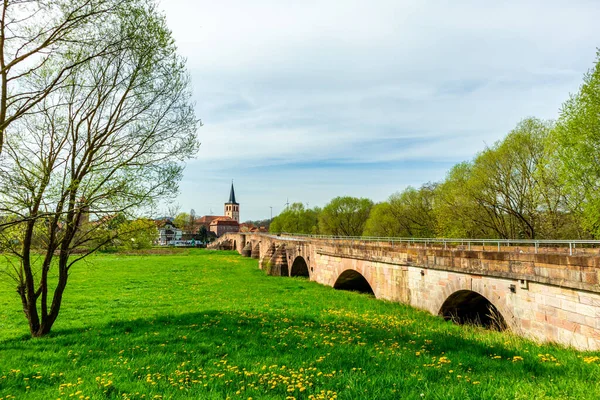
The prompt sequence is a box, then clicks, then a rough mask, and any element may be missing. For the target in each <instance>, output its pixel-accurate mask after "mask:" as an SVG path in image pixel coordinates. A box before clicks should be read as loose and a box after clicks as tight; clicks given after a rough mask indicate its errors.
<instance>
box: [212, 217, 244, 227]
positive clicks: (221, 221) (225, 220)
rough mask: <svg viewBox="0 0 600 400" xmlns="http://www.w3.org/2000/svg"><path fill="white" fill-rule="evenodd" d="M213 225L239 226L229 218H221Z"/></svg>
mask: <svg viewBox="0 0 600 400" xmlns="http://www.w3.org/2000/svg"><path fill="white" fill-rule="evenodd" d="M210 224H211V225H235V226H239V224H238V222H237V221H235V220H233V219H231V218H229V217H219V218H217V219H215V220H214V221H212V222H211V223H210Z"/></svg>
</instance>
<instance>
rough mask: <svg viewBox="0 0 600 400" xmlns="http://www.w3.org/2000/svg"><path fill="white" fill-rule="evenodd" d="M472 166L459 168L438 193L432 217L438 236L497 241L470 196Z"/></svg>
mask: <svg viewBox="0 0 600 400" xmlns="http://www.w3.org/2000/svg"><path fill="white" fill-rule="evenodd" d="M472 168H473V164H472V163H471V162H466V161H465V162H462V163H459V164H456V165H455V166H454V167H452V168H451V169H450V171H449V172H448V174H447V175H446V179H445V180H444V181H443V182H441V183H440V184H439V185H438V186H437V188H436V191H435V201H434V205H433V213H434V215H435V220H436V232H437V236H440V237H447V238H479V237H494V236H493V233H492V232H491V230H490V229H489V227H487V226H486V225H484V224H483V223H482V221H485V220H486V217H487V216H486V213H485V210H484V209H483V208H482V207H480V206H479V205H478V204H477V202H476V201H475V199H474V198H473V196H472V195H471V194H470V193H469V182H470V180H471V171H472Z"/></svg>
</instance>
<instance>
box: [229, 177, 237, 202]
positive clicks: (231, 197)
mask: <svg viewBox="0 0 600 400" xmlns="http://www.w3.org/2000/svg"><path fill="white" fill-rule="evenodd" d="M229 204H237V203H236V201H235V191H234V190H233V181H231V192H229Z"/></svg>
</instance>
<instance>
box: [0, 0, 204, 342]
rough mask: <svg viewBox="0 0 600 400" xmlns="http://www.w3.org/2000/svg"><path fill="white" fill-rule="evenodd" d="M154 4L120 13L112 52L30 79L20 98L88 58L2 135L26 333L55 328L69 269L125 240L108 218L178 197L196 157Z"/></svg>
mask: <svg viewBox="0 0 600 400" xmlns="http://www.w3.org/2000/svg"><path fill="white" fill-rule="evenodd" d="M152 3H153V2H151V1H147V2H144V1H136V2H124V3H123V4H122V5H121V8H120V12H119V14H118V19H115V20H114V21H113V23H112V24H111V25H110V27H106V29H107V30H108V32H107V34H108V35H110V36H111V37H118V38H119V40H118V41H115V42H114V43H119V45H118V46H116V45H115V46H114V47H113V48H112V50H111V51H110V52H106V53H104V54H102V55H100V56H98V55H97V49H96V48H95V47H93V46H92V47H91V48H90V49H85V48H82V47H80V46H77V45H76V46H75V47H74V48H73V49H72V51H65V52H64V54H62V55H61V57H60V58H56V59H54V60H48V62H46V63H45V64H44V65H43V66H42V67H40V68H38V69H37V70H36V71H35V73H32V74H31V75H29V77H28V79H27V81H26V87H27V90H29V91H31V92H36V91H41V90H43V88H45V87H48V85H49V84H51V83H52V82H53V81H54V80H55V76H56V75H55V68H59V69H60V68H62V66H63V65H65V64H68V63H69V62H71V61H72V60H82V59H86V62H81V63H78V64H77V65H75V66H74V67H73V68H72V69H71V70H70V72H69V76H68V79H65V80H63V82H62V83H61V85H60V87H58V88H55V89H54V90H53V91H52V93H51V94H50V95H48V96H46V97H45V98H43V99H42V100H40V101H39V102H37V103H36V104H35V106H34V107H32V108H31V109H30V111H29V112H28V113H27V114H26V115H24V116H23V117H22V118H20V119H19V120H18V121H16V122H15V123H14V124H13V125H12V128H11V129H12V130H11V134H10V135H7V136H6V138H5V148H4V151H3V153H2V155H1V156H0V209H1V213H2V215H3V220H2V228H1V231H0V237H1V239H2V244H3V246H4V251H5V252H10V253H12V256H11V257H8V261H9V262H10V263H11V267H10V269H9V270H7V272H9V274H10V275H11V276H12V277H13V278H14V279H15V280H16V283H17V292H18V294H19V298H20V300H21V303H22V305H23V310H24V313H25V316H26V317H27V320H28V322H29V328H30V331H31V335H32V336H42V335H45V334H47V333H48V332H49V331H50V330H51V328H52V326H53V324H54V322H55V321H56V319H57V317H58V315H59V312H60V307H61V302H62V298H63V293H64V291H65V287H66V286H67V282H68V279H69V274H70V272H71V269H72V267H73V266H74V265H75V264H76V263H77V262H78V261H80V260H82V259H83V258H85V257H86V256H88V255H90V254H92V253H93V252H94V251H96V250H97V249H98V248H99V247H101V246H103V245H104V244H105V243H106V242H107V241H109V240H111V239H113V238H114V237H115V236H116V235H118V234H119V233H120V232H119V231H118V230H116V231H110V230H107V229H105V228H106V226H107V225H108V224H109V222H110V220H111V216H113V215H119V214H135V213H139V212H140V211H143V210H148V209H149V208H151V207H153V206H154V205H155V204H156V203H157V202H158V201H160V199H162V198H164V197H165V196H169V195H172V194H173V193H175V192H176V190H177V183H178V181H179V179H180V178H181V174H182V169H183V164H182V162H183V161H184V160H185V159H188V158H189V157H192V156H193V155H194V154H195V153H196V151H197V147H198V141H197V137H196V128H197V126H198V121H197V119H196V117H195V115H194V111H193V105H192V104H191V101H190V96H191V93H190V86H189V78H188V75H187V72H186V70H185V65H184V61H183V60H182V59H181V58H180V57H179V56H178V55H177V53H176V48H175V45H174V42H173V39H172V37H171V33H170V31H169V30H168V28H167V26H166V23H165V20H164V18H163V17H162V16H161V15H160V14H159V13H157V11H156V10H155V8H154V6H153V4H152ZM87 51H89V52H90V53H87ZM90 54H94V57H89V55H90ZM107 232H108V234H107ZM50 276H56V277H57V279H49V278H50Z"/></svg>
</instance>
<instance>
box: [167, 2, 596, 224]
mask: <svg viewBox="0 0 600 400" xmlns="http://www.w3.org/2000/svg"><path fill="white" fill-rule="evenodd" d="M160 7H161V8H162V10H163V11H164V13H165V15H166V18H167V23H168V25H169V27H170V28H171V30H172V31H173V36H174V38H175V41H176V43H177V46H178V49H179V53H180V54H181V55H182V56H183V57H185V58H186V59H187V66H188V69H189V72H190V75H191V78H192V85H193V98H194V102H195V104H196V113H197V116H198V118H199V119H201V120H202V122H203V124H204V125H203V126H202V127H201V128H199V130H198V136H199V139H200V141H201V142H202V144H201V146H200V150H199V152H198V154H197V157H196V158H195V159H193V160H190V161H188V162H187V164H186V168H185V172H184V177H183V180H182V181H181V183H180V193H179V195H178V197H177V199H176V200H175V204H177V205H178V206H180V209H181V211H185V212H189V211H190V210H191V209H194V210H195V212H196V214H197V215H198V216H202V215H207V214H213V215H222V214H223V204H224V203H225V202H226V201H227V200H228V198H229V189H230V185H231V182H232V180H233V181H234V185H235V191H236V198H237V201H238V202H239V203H240V218H241V220H242V221H246V220H256V219H265V218H269V217H270V216H271V208H270V207H272V212H273V216H275V215H277V214H278V213H279V212H281V211H282V210H283V209H284V208H285V205H286V203H287V202H288V201H289V203H294V202H302V203H304V204H305V205H308V206H309V207H314V206H321V207H322V206H324V205H325V204H327V202H329V201H330V200H331V199H332V198H334V197H336V196H356V197H368V198H370V199H372V200H373V201H376V202H379V201H384V200H385V199H387V198H388V197H389V196H390V195H391V194H393V193H395V192H398V191H402V190H403V189H404V188H406V187H407V186H408V185H412V186H414V187H418V186H420V185H422V184H423V183H426V182H430V181H431V182H434V181H440V180H442V179H444V177H445V175H446V173H447V172H448V170H449V169H450V168H451V167H452V166H453V165H454V164H456V163H458V162H461V161H464V160H469V159H472V158H473V157H474V156H475V155H476V154H477V152H479V151H482V150H483V149H485V146H486V145H487V146H489V145H492V144H493V143H494V142H495V141H497V140H500V139H502V138H503V137H504V136H505V135H506V134H507V133H509V132H510V130H511V129H513V128H514V127H515V126H516V125H517V123H518V122H519V121H520V120H521V119H523V118H526V117H530V116H535V117H538V118H543V119H556V118H557V117H558V115H559V111H560V107H561V104H562V103H563V102H564V101H565V100H566V99H567V98H568V97H569V94H570V93H575V92H576V91H577V90H578V87H579V86H580V84H581V82H582V78H583V75H584V73H585V72H586V71H587V70H588V69H590V68H592V66H593V65H594V62H595V59H596V49H597V47H600V24H598V16H599V15H600V1H597V0H591V1H578V0H570V1H562V0H561V1H552V0H544V1H535V0H529V1H522V0H507V1H502V2H498V1H482V0H473V1H462V0H447V1H444V0H435V1H434V0H414V1H405V0H390V1H388V0H369V1H366V0H338V1H334V0H322V1H316V0H297V1H288V0H253V1H248V0H220V1H214V0H213V1H205V0H162V2H161V3H160ZM165 207H166V206H165ZM165 209H166V208H165Z"/></svg>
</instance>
